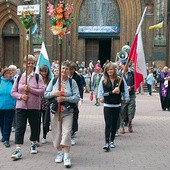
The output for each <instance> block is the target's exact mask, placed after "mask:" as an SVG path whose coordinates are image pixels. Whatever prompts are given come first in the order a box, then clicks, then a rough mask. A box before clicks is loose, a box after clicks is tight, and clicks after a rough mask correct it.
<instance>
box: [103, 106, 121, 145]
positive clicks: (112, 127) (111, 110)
mask: <svg viewBox="0 0 170 170" xmlns="http://www.w3.org/2000/svg"><path fill="white" fill-rule="evenodd" d="M120 108H121V107H104V120H105V142H106V143H109V142H110V141H111V142H113V141H114V139H115V134H116V130H117V121H118V118H119V113H120Z"/></svg>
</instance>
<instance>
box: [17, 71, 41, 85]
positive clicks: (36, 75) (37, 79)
mask: <svg viewBox="0 0 170 170" xmlns="http://www.w3.org/2000/svg"><path fill="white" fill-rule="evenodd" d="M21 76H22V74H20V75H19V76H18V78H17V83H19V81H20V79H21ZM35 79H36V82H37V84H38V81H39V74H37V73H35Z"/></svg>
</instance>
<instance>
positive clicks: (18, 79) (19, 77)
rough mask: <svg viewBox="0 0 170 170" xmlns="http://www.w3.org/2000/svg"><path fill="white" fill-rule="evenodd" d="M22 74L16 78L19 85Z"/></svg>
mask: <svg viewBox="0 0 170 170" xmlns="http://www.w3.org/2000/svg"><path fill="white" fill-rule="evenodd" d="M21 76H22V74H19V76H18V78H17V83H19V81H20V79H21Z"/></svg>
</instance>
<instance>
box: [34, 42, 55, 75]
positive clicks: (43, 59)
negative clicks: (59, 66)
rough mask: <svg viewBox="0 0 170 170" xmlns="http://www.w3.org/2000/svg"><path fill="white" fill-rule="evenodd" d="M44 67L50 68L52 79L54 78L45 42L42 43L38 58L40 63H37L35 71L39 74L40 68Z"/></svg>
mask: <svg viewBox="0 0 170 170" xmlns="http://www.w3.org/2000/svg"><path fill="white" fill-rule="evenodd" d="M42 65H47V66H48V68H49V70H50V77H51V78H52V77H53V73H52V70H51V65H50V61H49V58H48V54H47V50H46V48H45V44H44V42H42V46H41V52H40V55H39V58H38V61H37V65H36V69H35V72H36V73H38V74H39V68H40V67H41V66H42Z"/></svg>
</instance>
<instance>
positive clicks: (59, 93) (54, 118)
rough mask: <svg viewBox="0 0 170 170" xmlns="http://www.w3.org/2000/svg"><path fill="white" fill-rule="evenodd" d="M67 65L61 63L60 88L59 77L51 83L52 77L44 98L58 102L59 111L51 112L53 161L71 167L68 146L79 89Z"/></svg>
mask: <svg viewBox="0 0 170 170" xmlns="http://www.w3.org/2000/svg"><path fill="white" fill-rule="evenodd" d="M69 67H70V63H68V62H63V63H62V66H61V90H59V81H58V79H59V78H57V80H56V82H55V84H54V83H53V82H54V80H53V79H52V80H51V81H50V83H49V84H48V86H47V89H46V91H45V97H46V98H48V99H50V98H53V97H54V98H55V100H56V102H55V103H53V104H56V105H57V103H60V105H59V106H60V113H59V112H57V109H56V110H55V111H56V112H55V114H51V128H52V135H53V144H54V147H55V148H56V149H57V151H58V152H57V156H56V158H55V162H56V163H61V162H63V160H64V166H65V167H71V157H70V147H71V130H72V123H73V111H74V107H76V104H77V103H78V101H79V100H80V94H79V89H78V86H77V84H76V81H75V80H74V79H71V78H69V77H68V76H69ZM56 107H57V106H56ZM53 111H54V110H53ZM59 114H60V115H59Z"/></svg>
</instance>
